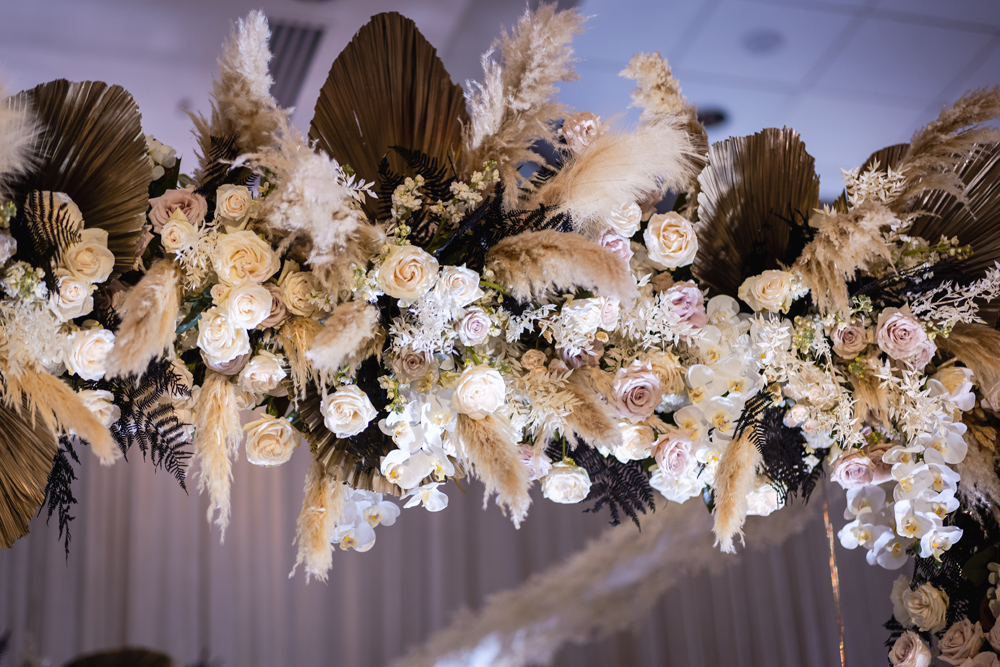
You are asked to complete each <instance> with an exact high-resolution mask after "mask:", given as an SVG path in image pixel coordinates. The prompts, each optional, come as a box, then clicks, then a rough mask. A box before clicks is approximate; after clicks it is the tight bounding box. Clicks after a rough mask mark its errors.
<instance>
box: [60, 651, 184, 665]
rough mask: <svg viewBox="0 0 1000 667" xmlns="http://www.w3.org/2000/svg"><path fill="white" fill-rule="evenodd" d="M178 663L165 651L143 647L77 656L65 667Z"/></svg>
mask: <svg viewBox="0 0 1000 667" xmlns="http://www.w3.org/2000/svg"><path fill="white" fill-rule="evenodd" d="M176 666H177V663H176V662H174V661H173V659H171V658H170V656H168V655H166V654H164V653H158V652H156V651H148V650H146V649H141V648H124V649H119V650H117V651H102V652H101V653H94V654H91V655H86V656H83V657H81V658H77V659H76V660H73V661H72V662H68V663H66V665H65V666H64V667H176Z"/></svg>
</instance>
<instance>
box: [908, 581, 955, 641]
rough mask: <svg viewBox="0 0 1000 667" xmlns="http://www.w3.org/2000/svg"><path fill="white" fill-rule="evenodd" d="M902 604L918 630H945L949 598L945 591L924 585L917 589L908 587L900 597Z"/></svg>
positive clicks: (927, 584)
mask: <svg viewBox="0 0 1000 667" xmlns="http://www.w3.org/2000/svg"><path fill="white" fill-rule="evenodd" d="M900 602H901V604H902V605H903V608H904V609H905V610H906V613H907V614H909V617H910V620H911V621H912V622H913V624H914V625H916V626H917V629H918V630H921V631H924V632H940V631H941V630H944V625H945V615H946V614H947V613H948V596H947V595H945V593H944V591H942V590H940V589H938V588H935V587H934V586H932V585H931V584H929V583H923V584H920V585H919V586H917V588H916V589H912V588H909V587H907V589H906V590H905V591H903V593H902V595H901V596H900Z"/></svg>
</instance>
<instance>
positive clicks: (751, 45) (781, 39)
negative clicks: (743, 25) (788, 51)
mask: <svg viewBox="0 0 1000 667" xmlns="http://www.w3.org/2000/svg"><path fill="white" fill-rule="evenodd" d="M784 45H785V36H784V35H782V34H781V33H780V32H778V31H777V30H774V29H772V28H757V29H754V30H750V31H748V32H746V33H744V34H743V48H744V49H746V50H747V51H749V52H750V53H752V54H754V55H758V56H764V55H770V54H772V53H774V52H775V51H778V50H779V49H781V47H782V46H784Z"/></svg>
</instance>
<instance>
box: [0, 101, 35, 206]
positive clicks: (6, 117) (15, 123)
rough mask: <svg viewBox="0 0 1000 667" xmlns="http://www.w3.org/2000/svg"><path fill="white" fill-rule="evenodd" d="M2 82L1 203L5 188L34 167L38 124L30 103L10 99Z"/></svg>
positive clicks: (0, 103) (0, 126)
mask: <svg viewBox="0 0 1000 667" xmlns="http://www.w3.org/2000/svg"><path fill="white" fill-rule="evenodd" d="M5 98H7V95H6V93H5V91H4V87H3V84H2V83H0V201H3V199H4V197H5V195H6V194H9V193H6V190H5V187H4V186H5V185H6V184H7V183H9V182H10V181H12V180H14V179H15V178H16V177H18V176H20V175H22V174H24V173H26V172H27V171H28V170H29V169H30V168H31V167H32V166H34V164H35V162H36V160H37V155H36V153H35V149H36V146H35V140H36V139H37V138H38V133H39V125H38V120H37V119H36V118H35V114H34V112H33V111H32V109H31V105H30V104H29V103H28V100H27V99H26V98H24V97H23V96H19V97H17V98H14V97H11V98H8V99H5Z"/></svg>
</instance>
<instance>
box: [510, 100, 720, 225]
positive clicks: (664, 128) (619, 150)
mask: <svg viewBox="0 0 1000 667" xmlns="http://www.w3.org/2000/svg"><path fill="white" fill-rule="evenodd" d="M684 123H685V120H684V118H682V117H678V116H665V117H663V118H660V119H658V120H656V121H654V122H650V123H645V124H642V125H639V126H638V127H637V128H636V129H635V130H634V131H633V132H632V133H630V134H615V133H606V134H603V135H601V136H600V137H598V138H597V139H595V140H594V142H593V143H592V144H591V145H590V147H588V149H587V150H586V151H584V152H583V153H582V154H580V155H578V156H576V157H574V158H573V159H572V160H570V161H569V162H567V163H566V164H565V165H564V166H563V168H562V169H560V170H559V173H557V174H556V175H555V176H554V177H553V178H552V179H551V180H549V181H547V182H546V183H545V184H543V185H542V186H541V187H540V188H539V189H538V191H537V192H536V193H535V194H534V195H533V197H532V199H531V202H530V204H529V208H534V207H536V206H539V205H546V206H550V207H558V211H560V212H567V213H569V214H570V216H572V219H573V225H574V228H575V229H576V230H577V231H579V232H580V233H582V234H584V235H587V236H596V235H597V233H598V232H599V231H600V229H601V226H602V224H603V220H604V219H605V218H607V216H608V215H609V214H610V213H611V211H612V210H613V209H614V208H615V207H618V206H620V205H621V204H623V203H628V202H634V201H644V200H647V199H649V198H651V197H654V198H656V199H659V197H661V196H662V195H663V193H665V192H666V191H667V190H678V189H681V190H686V189H687V188H688V187H689V186H690V184H691V182H692V181H693V180H694V179H695V178H696V177H697V175H698V172H699V171H700V165H699V163H698V160H699V155H698V152H697V149H696V148H695V146H694V144H693V143H692V141H691V136H690V135H689V134H688V132H687V130H686V129H685V127H684Z"/></svg>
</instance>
